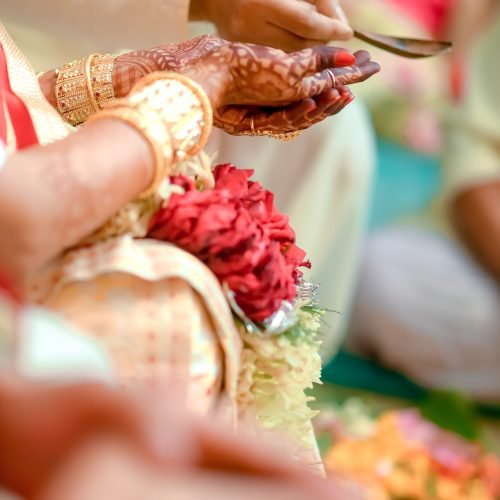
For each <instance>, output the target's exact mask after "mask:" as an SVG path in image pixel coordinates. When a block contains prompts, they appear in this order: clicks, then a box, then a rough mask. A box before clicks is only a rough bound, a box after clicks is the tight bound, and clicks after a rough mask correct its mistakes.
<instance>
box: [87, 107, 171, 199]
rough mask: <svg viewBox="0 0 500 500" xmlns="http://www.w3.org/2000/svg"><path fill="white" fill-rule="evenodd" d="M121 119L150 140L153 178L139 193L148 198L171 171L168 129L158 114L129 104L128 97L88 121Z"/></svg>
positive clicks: (141, 196)
mask: <svg viewBox="0 0 500 500" xmlns="http://www.w3.org/2000/svg"><path fill="white" fill-rule="evenodd" d="M104 119H114V120H120V121H122V122H124V123H126V124H127V125H130V126H131V127H133V128H134V129H135V130H137V131H138V132H139V133H140V134H141V135H142V136H143V137H144V139H145V140H146V141H147V142H148V144H149V147H150V150H151V156H152V158H153V169H154V170H153V172H154V173H153V180H152V181H151V183H150V185H149V186H148V187H147V188H146V189H145V190H144V191H143V192H142V193H141V194H140V195H139V198H146V197H148V196H149V195H151V194H152V193H154V192H155V191H156V190H157V188H158V186H159V185H160V184H161V183H162V181H163V180H164V179H165V177H166V176H167V175H168V174H169V173H170V168H171V166H172V164H173V149H172V143H171V138H170V134H169V132H168V130H167V129H166V128H165V126H164V124H163V121H162V120H161V118H160V117H159V116H158V115H156V114H150V115H148V114H145V113H143V112H142V111H140V110H138V109H134V108H130V107H128V106H127V100H126V99H120V101H119V105H118V106H114V107H112V108H109V109H104V110H102V111H100V112H99V113H98V114H96V115H94V116H93V117H92V118H91V119H90V120H89V121H88V123H92V122H94V121H97V120H104Z"/></svg>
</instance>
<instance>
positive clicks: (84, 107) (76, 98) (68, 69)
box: [56, 59, 92, 125]
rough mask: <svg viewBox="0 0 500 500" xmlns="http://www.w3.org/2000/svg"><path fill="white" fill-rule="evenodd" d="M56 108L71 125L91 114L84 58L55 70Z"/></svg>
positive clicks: (78, 122) (81, 121)
mask: <svg viewBox="0 0 500 500" xmlns="http://www.w3.org/2000/svg"><path fill="white" fill-rule="evenodd" d="M56 74H57V83H56V100H57V108H58V110H59V113H60V114H61V115H62V117H63V118H64V119H65V120H66V121H67V122H69V123H71V125H78V124H80V123H83V122H84V121H86V120H88V118H89V117H90V116H91V115H92V106H91V104H90V101H89V94H88V89H87V84H86V82H85V59H79V60H76V61H72V62H70V63H68V64H65V65H64V66H61V67H60V68H59V69H58V70H56Z"/></svg>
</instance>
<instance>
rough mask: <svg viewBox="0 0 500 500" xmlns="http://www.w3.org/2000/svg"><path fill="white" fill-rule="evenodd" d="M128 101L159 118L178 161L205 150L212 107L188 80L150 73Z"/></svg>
mask: <svg viewBox="0 0 500 500" xmlns="http://www.w3.org/2000/svg"><path fill="white" fill-rule="evenodd" d="M128 101H129V102H130V104H131V105H132V106H134V107H138V108H140V109H145V110H147V112H148V113H158V114H160V115H161V116H162V118H163V120H164V122H165V125H166V126H167V127H168V129H169V131H170V135H171V137H172V145H173V147H174V152H175V156H176V159H177V160H179V161H183V160H184V159H185V158H186V157H188V156H194V155H196V154H198V153H199V152H200V151H201V150H202V149H203V148H204V147H205V144H206V143H207V141H208V138H209V136H210V133H211V131H212V123H213V116H212V106H211V105H210V100H209V99H208V97H207V95H206V94H205V91H204V90H203V89H202V88H201V87H200V86H199V85H198V84H197V83H195V82H194V81H193V80H191V79H190V78H188V77H187V76H184V75H181V74H179V73H172V72H155V73H150V74H149V75H147V76H145V77H144V78H142V79H141V80H140V81H139V83H137V84H136V85H135V86H134V88H133V89H132V92H131V94H130V96H129V98H128Z"/></svg>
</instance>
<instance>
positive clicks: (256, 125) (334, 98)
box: [214, 86, 354, 135]
mask: <svg viewBox="0 0 500 500" xmlns="http://www.w3.org/2000/svg"><path fill="white" fill-rule="evenodd" d="M353 99H354V96H353V95H352V93H351V91H350V90H349V88H348V87H345V86H342V87H339V88H334V89H328V90H325V91H324V92H322V93H321V94H319V95H318V96H316V97H312V98H306V99H302V100H300V101H298V102H296V103H293V104H291V105H289V106H286V107H283V108H279V109H276V108H259V107H251V106H226V107H224V108H222V109H220V110H219V111H218V112H217V113H216V114H215V116H214V125H215V126H216V127H218V128H221V129H223V130H224V131H225V132H227V133H229V134H232V135H240V134H245V133H248V132H250V131H252V128H253V129H254V130H266V131H270V132H275V133H277V134H284V133H288V132H295V131H297V130H305V129H307V128H309V127H311V126H313V125H315V124H317V123H319V122H321V121H323V120H324V119H326V118H328V117H330V116H333V115H335V114H337V113H339V112H340V111H342V110H343V109H344V108H345V107H346V106H347V105H348V104H349V103H350V102H351V101H352V100H353Z"/></svg>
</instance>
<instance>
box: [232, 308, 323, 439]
mask: <svg viewBox="0 0 500 500" xmlns="http://www.w3.org/2000/svg"><path fill="white" fill-rule="evenodd" d="M324 312H325V310H324V309H322V308H321V307H319V306H317V305H311V304H308V305H303V306H299V307H297V309H296V313H297V321H296V323H295V324H294V325H293V326H292V327H290V328H289V329H287V330H285V331H284V332H283V333H282V334H279V335H267V334H266V333H247V332H246V330H245V328H244V327H243V325H242V324H240V332H241V336H242V339H243V357H242V368H241V372H240V379H239V384H238V397H237V400H238V407H239V411H240V417H242V418H243V419H245V418H247V417H250V418H251V417H254V418H256V419H257V421H258V422H259V424H260V425H261V426H262V427H263V428H264V429H269V430H275V429H280V430H284V431H286V432H287V433H288V434H289V435H291V436H292V437H294V438H295V439H296V440H297V441H300V442H301V444H302V445H303V446H304V447H306V448H309V447H311V445H312V443H311V441H310V437H311V432H310V431H311V427H310V425H311V419H312V418H314V417H315V416H316V415H317V414H318V411H316V410H312V409H310V407H309V403H310V402H311V401H312V400H313V399H314V398H312V397H311V396H308V395H307V394H306V393H305V391H306V389H310V388H312V386H313V384H314V383H316V384H320V383H321V380H320V377H321V357H320V356H319V354H318V349H319V346H320V344H321V343H320V342H319V341H318V340H317V334H318V330H319V328H320V326H321V321H320V320H321V317H322V316H323V314H324Z"/></svg>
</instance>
